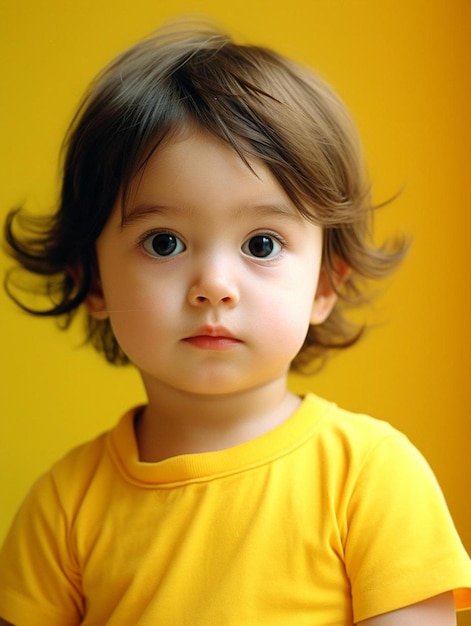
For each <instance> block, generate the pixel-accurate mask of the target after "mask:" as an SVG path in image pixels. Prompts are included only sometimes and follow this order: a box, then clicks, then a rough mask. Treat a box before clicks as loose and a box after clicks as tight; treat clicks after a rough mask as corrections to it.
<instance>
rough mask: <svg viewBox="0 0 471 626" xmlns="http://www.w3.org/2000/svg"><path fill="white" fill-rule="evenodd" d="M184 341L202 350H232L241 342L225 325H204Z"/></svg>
mask: <svg viewBox="0 0 471 626" xmlns="http://www.w3.org/2000/svg"><path fill="white" fill-rule="evenodd" d="M183 341H184V342H185V343H187V344H190V345H192V346H194V347H195V348H200V349H201V350H215V351H224V350H230V349H232V348H234V347H235V346H237V345H238V344H240V343H241V341H240V339H237V338H236V337H234V335H233V334H232V333H231V332H230V331H229V330H228V329H227V328H224V326H202V327H201V328H199V329H198V330H196V332H195V333H194V334H192V335H190V336H188V337H185V338H184V339H183Z"/></svg>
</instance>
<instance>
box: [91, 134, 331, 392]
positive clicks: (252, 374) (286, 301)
mask: <svg viewBox="0 0 471 626" xmlns="http://www.w3.org/2000/svg"><path fill="white" fill-rule="evenodd" d="M251 165H252V167H253V169H254V171H255V174H254V173H253V172H252V171H250V170H249V169H248V168H247V166H246V165H245V164H244V163H243V162H242V160H241V159H240V157H239V156H238V155H237V154H236V153H235V152H234V151H233V150H232V149H231V148H230V147H228V146H226V145H225V144H223V143H222V142H220V141H218V140H217V139H215V138H213V137H212V136H210V135H208V134H205V133H203V132H196V131H195V132H191V133H188V134H187V135H185V137H183V138H181V139H178V140H176V141H173V142H168V143H167V144H165V145H163V146H161V147H160V148H159V149H158V150H157V152H156V153H155V154H154V156H153V157H152V158H151V160H150V161H149V163H148V165H147V167H146V169H145V170H144V172H143V173H142V176H141V175H138V176H137V177H136V180H135V182H134V184H133V186H132V188H131V194H130V197H129V204H128V206H127V209H126V213H127V217H126V220H125V222H124V224H122V222H121V212H120V209H119V207H115V209H114V211H113V213H112V215H111V217H110V219H109V221H108V223H107V224H106V226H105V228H104V230H103V232H102V234H101V235H100V237H99V239H98V242H97V257H98V266H99V272H100V279H101V287H102V294H98V295H97V294H95V295H93V296H90V298H89V302H88V304H89V308H90V310H91V312H92V314H94V315H95V316H96V317H98V318H99V319H104V318H105V317H109V318H110V321H111V324H112V327H113V330H114V333H115V335H116V338H117V340H118V341H119V343H120V345H121V346H122V348H123V349H124V351H125V352H126V353H127V355H128V356H129V358H130V359H131V361H133V362H134V363H135V365H136V366H137V367H138V368H139V370H140V371H141V373H142V375H143V378H144V381H145V382H146V384H152V383H153V384H155V385H164V386H170V387H171V388H172V389H177V390H181V391H184V392H190V393H197V394H209V395H212V394H223V393H234V392H237V391H243V390H247V389H249V388H253V387H255V386H260V385H263V384H266V383H271V382H273V381H275V380H276V379H280V378H285V377H286V374H287V371H288V369H289V365H290V362H291V361H292V359H293V358H294V357H295V355H296V354H297V352H298V351H299V349H300V348H301V346H302V344H303V341H304V338H305V336H306V332H307V329H308V326H309V324H310V323H319V322H321V321H323V320H324V318H325V317H326V316H327V314H328V313H329V312H330V309H331V307H332V305H333V302H334V299H335V296H333V294H332V292H331V290H330V289H329V288H328V286H327V285H326V280H325V278H321V283H322V284H321V285H320V286H319V289H318V278H319V272H320V267H321V253H322V231H321V229H320V228H319V227H318V226H315V225H314V224H312V223H310V222H308V221H307V220H305V219H304V218H302V217H301V216H300V214H299V213H298V212H297V210H296V209H295V207H294V205H293V204H292V202H291V201H290V200H289V198H288V196H287V195H286V193H285V192H284V190H283V189H282V188H281V187H280V185H279V184H278V182H277V181H276V179H275V178H274V177H273V175H272V174H271V173H270V171H269V170H268V169H267V168H266V166H265V165H263V164H262V163H260V162H257V161H253V162H251ZM321 277H323V273H322V272H321Z"/></svg>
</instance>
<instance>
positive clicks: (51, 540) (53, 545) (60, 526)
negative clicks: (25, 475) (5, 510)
mask: <svg viewBox="0 0 471 626" xmlns="http://www.w3.org/2000/svg"><path fill="white" fill-rule="evenodd" d="M68 536H69V528H68V525H67V521H66V516H65V515H64V512H63V510H62V507H61V503H60V500H59V497H58V493H57V490H56V488H55V484H54V480H53V477H52V475H51V474H47V475H45V476H44V477H42V478H41V479H40V480H39V481H38V482H37V483H36V485H35V486H34V487H33V489H32V490H31V492H30V493H29V495H28V496H27V497H26V499H25V501H24V502H23V505H22V506H21V508H20V509H19V511H18V513H17V515H16V518H15V520H14V522H13V525H12V527H11V529H10V532H9V533H8V535H7V538H6V540H5V543H4V545H3V547H2V549H1V551H0V616H1V617H2V618H3V619H5V620H7V621H9V622H12V623H13V624H21V626H30V625H31V626H55V625H57V626H59V625H60V626H75V625H76V624H80V621H81V617H80V616H81V615H82V614H83V606H82V599H81V594H80V591H79V588H80V578H79V573H78V568H77V567H76V566H75V565H74V560H73V557H72V555H71V551H70V548H69V545H68Z"/></svg>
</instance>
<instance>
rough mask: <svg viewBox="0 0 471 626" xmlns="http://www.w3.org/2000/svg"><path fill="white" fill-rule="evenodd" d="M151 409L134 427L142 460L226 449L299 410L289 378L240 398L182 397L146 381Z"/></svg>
mask: <svg viewBox="0 0 471 626" xmlns="http://www.w3.org/2000/svg"><path fill="white" fill-rule="evenodd" d="M144 385H145V387H146V390H147V394H148V398H149V404H148V406H147V407H146V409H145V411H144V412H143V414H142V416H141V418H140V420H139V423H138V425H137V428H136V435H137V442H138V447H139V455H140V459H141V461H144V462H154V463H155V462H157V461H161V460H163V459H166V458H169V457H171V456H177V455H181V454H193V453H201V452H211V451H215V450H224V449H226V448H230V447H232V446H235V445H237V444H240V443H243V442H245V441H249V440H251V439H254V438H256V437H259V436H260V435H263V434H264V433H266V432H268V431H270V430H272V429H273V428H275V427H276V426H278V425H279V424H281V423H282V422H283V421H285V420H286V419H287V418H288V417H289V416H290V415H291V413H293V411H294V410H295V409H296V408H297V406H298V405H299V402H300V400H299V398H297V397H296V396H294V395H293V394H291V393H290V392H289V391H288V389H287V384H286V377H284V378H280V379H277V380H275V381H271V382H270V383H268V384H266V385H263V386H261V387H256V388H253V389H248V390H245V391H243V392H240V393H234V394H224V395H222V394H221V395H218V394H214V395H202V394H201V395H200V394H189V393H182V392H181V391H179V390H175V389H173V388H168V387H165V386H163V385H161V384H159V383H156V382H155V381H152V382H151V383H149V382H148V381H146V380H145V378H144Z"/></svg>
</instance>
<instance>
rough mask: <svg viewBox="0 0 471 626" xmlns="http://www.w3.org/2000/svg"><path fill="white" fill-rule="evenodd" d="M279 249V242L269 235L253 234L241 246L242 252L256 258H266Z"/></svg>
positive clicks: (277, 252)
mask: <svg viewBox="0 0 471 626" xmlns="http://www.w3.org/2000/svg"><path fill="white" fill-rule="evenodd" d="M280 251H281V244H280V242H279V241H277V239H276V238H275V237H272V236H270V235H255V236H254V237H250V239H248V240H247V241H246V242H245V243H244V245H243V246H242V252H244V254H248V255H250V256H253V257H255V258H257V259H268V258H271V257H274V256H276V255H277V254H279V253H280Z"/></svg>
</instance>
